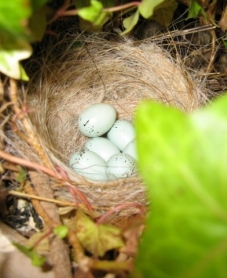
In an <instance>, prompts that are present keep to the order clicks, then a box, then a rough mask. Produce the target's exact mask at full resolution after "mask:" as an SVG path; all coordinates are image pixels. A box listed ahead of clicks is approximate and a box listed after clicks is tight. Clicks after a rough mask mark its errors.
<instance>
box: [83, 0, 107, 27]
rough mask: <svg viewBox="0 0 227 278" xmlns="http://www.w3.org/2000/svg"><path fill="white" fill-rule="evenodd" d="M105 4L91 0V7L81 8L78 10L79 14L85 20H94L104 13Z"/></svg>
mask: <svg viewBox="0 0 227 278" xmlns="http://www.w3.org/2000/svg"><path fill="white" fill-rule="evenodd" d="M102 9H103V5H102V3H101V2H99V1H97V0H91V5H90V6H89V7H85V8H81V9H79V11H78V15H79V16H80V17H82V18H83V19H85V20H88V21H91V22H94V21H96V20H97V18H98V17H99V16H100V14H101V13H102Z"/></svg>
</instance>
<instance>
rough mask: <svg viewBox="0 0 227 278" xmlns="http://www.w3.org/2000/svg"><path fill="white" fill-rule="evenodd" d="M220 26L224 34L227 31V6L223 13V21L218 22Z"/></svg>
mask: <svg viewBox="0 0 227 278" xmlns="http://www.w3.org/2000/svg"><path fill="white" fill-rule="evenodd" d="M218 26H219V27H220V28H221V30H222V31H223V32H225V31H226V30H227V6H226V7H225V10H224V11H223V13H222V16H221V19H220V20H219V22H218Z"/></svg>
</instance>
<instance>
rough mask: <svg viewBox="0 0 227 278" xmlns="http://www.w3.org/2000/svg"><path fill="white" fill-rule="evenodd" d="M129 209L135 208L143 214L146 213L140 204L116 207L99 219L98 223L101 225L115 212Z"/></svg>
mask: <svg viewBox="0 0 227 278" xmlns="http://www.w3.org/2000/svg"><path fill="white" fill-rule="evenodd" d="M129 207H135V208H137V209H139V210H140V212H141V214H144V213H145V208H144V207H143V206H142V205H140V204H138V203H127V204H122V205H118V206H115V207H113V208H112V209H110V210H109V211H107V212H106V213H104V214H103V215H102V216H101V217H100V218H98V219H97V221H96V223H97V224H101V223H102V222H103V221H104V220H105V219H106V218H107V217H109V216H110V215H111V214H113V213H114V212H116V211H119V210H123V209H126V208H129Z"/></svg>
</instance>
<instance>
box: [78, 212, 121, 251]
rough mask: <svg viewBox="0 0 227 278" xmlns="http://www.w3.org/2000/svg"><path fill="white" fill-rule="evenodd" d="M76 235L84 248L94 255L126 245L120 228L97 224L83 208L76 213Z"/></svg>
mask: <svg viewBox="0 0 227 278" xmlns="http://www.w3.org/2000/svg"><path fill="white" fill-rule="evenodd" d="M76 235H77V237H78V239H79V240H80V242H81V244H82V245H83V246H84V248H85V249H86V250H87V251H89V252H90V253H92V254H93V255H94V256H103V255H104V254H105V253H106V251H108V250H111V249H115V248H120V247H122V246H123V245H124V243H123V241H122V238H121V235H120V230H119V229H118V228H117V227H115V226H111V225H105V224H96V223H94V222H93V221H92V220H91V219H90V218H89V217H88V216H87V215H86V214H84V213H83V212H82V211H81V210H79V211H78V212H77V215H76Z"/></svg>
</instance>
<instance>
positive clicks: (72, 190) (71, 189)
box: [66, 183, 93, 211]
mask: <svg viewBox="0 0 227 278" xmlns="http://www.w3.org/2000/svg"><path fill="white" fill-rule="evenodd" d="M66 185H68V186H69V191H70V193H71V194H72V195H73V193H76V195H78V196H79V198H80V199H81V201H82V202H83V203H84V204H85V206H86V207H87V209H88V210H90V211H93V208H92V206H91V204H90V203H89V201H88V200H87V198H85V196H84V195H83V194H82V193H81V192H80V190H78V189H77V188H76V187H75V186H73V185H71V184H70V183H67V184H66ZM74 200H75V198H74ZM75 202H76V200H75ZM76 204H77V203H76Z"/></svg>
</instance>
